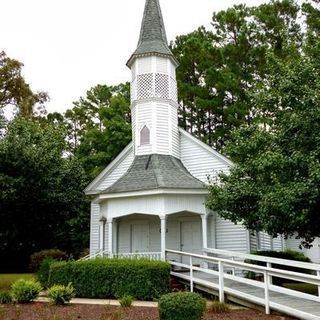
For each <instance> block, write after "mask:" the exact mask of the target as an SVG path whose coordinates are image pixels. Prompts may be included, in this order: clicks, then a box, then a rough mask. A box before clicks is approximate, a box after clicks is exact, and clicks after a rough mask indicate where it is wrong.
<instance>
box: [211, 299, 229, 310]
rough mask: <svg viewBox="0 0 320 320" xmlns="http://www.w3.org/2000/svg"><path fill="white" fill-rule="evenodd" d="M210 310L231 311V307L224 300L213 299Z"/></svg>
mask: <svg viewBox="0 0 320 320" xmlns="http://www.w3.org/2000/svg"><path fill="white" fill-rule="evenodd" d="M208 311H210V312H213V313H227V312H230V308H229V306H228V305H227V304H226V303H224V302H219V301H212V302H211V303H210V304H209V306H208Z"/></svg>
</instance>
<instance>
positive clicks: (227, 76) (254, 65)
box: [172, 0, 303, 150]
mask: <svg viewBox="0 0 320 320" xmlns="http://www.w3.org/2000/svg"><path fill="white" fill-rule="evenodd" d="M301 12H302V11H301V7H300V6H299V5H298V4H297V3H296V2H295V1H293V0H283V1H271V2H270V3H268V4H263V5H261V6H259V7H247V6H245V5H238V6H234V7H232V8H229V9H227V10H225V11H220V12H217V13H214V14H213V18H212V28H211V30H205V28H203V27H202V28H200V29H198V30H197V31H195V32H193V33H191V34H188V35H185V36H180V37H178V38H177V39H176V41H175V42H174V43H173V44H172V49H173V52H174V54H175V55H176V57H177V59H178V61H179V63H180V67H179V68H178V70H177V80H178V87H179V101H180V102H181V108H180V110H179V114H180V125H181V126H182V127H183V128H185V129H186V130H188V131H189V132H191V133H193V134H194V135H196V136H197V137H199V138H200V139H201V140H203V141H204V142H206V143H208V144H209V145H211V146H214V147H215V148H216V149H218V150H223V148H224V146H225V143H226V141H227V140H228V139H229V135H230V132H231V131H232V130H233V129H234V128H238V127H240V126H241V125H243V124H247V125H249V124H250V123H252V122H253V121H254V119H255V118H256V117H259V118H263V117H266V116H269V114H268V110H266V109H265V108H264V109H263V110H257V109H256V108H255V107H256V106H255V105H254V103H253V102H254V101H252V99H251V96H250V92H251V89H252V87H256V88H259V87H264V86H265V85H266V77H267V75H268V72H269V70H268V65H267V64H266V56H267V54H268V53H269V52H272V53H273V54H275V55H276V56H277V57H279V58H281V59H282V60H284V61H286V60H292V59H294V58H295V57H297V56H299V55H300V53H299V52H300V51H299V50H300V48H301V44H302V38H303V33H302V31H301V22H300V20H299V18H300V13H301Z"/></svg>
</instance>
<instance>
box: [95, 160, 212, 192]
mask: <svg viewBox="0 0 320 320" xmlns="http://www.w3.org/2000/svg"><path fill="white" fill-rule="evenodd" d="M205 188H206V186H205V185H204V183H203V182H201V181H200V180H198V179H196V178H195V177H193V176H192V175H191V174H190V173H189V172H188V170H187V169H186V168H185V167H184V165H183V164H182V162H181V161H180V160H179V159H177V158H175V157H173V156H170V155H160V154H152V155H143V156H136V157H135V159H134V161H133V163H132V165H131V167H130V168H129V169H128V171H127V172H126V173H125V174H124V175H123V176H122V177H121V178H120V179H119V180H118V181H116V182H115V183H114V184H113V185H111V186H110V187H109V188H107V189H105V190H103V191H102V192H101V193H100V194H107V193H119V192H130V191H142V190H154V189H205Z"/></svg>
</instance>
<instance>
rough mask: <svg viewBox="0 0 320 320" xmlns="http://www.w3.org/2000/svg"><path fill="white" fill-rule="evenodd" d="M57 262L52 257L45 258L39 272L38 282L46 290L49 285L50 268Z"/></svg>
mask: <svg viewBox="0 0 320 320" xmlns="http://www.w3.org/2000/svg"><path fill="white" fill-rule="evenodd" d="M54 262H57V260H55V259H53V258H52V257H47V258H45V259H44V260H43V261H42V262H41V264H40V267H39V269H38V271H37V280H38V281H39V282H40V283H41V285H42V286H43V287H44V288H48V285H49V275H50V266H51V264H52V263H54Z"/></svg>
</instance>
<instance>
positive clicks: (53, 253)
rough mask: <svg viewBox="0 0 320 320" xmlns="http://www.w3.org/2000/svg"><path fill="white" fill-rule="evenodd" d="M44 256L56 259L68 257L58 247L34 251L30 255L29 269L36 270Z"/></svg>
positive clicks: (60, 259) (62, 259)
mask: <svg viewBox="0 0 320 320" xmlns="http://www.w3.org/2000/svg"><path fill="white" fill-rule="evenodd" d="M46 258H52V259H54V260H57V261H65V260H67V259H68V255H67V254H66V253H65V252H64V251H61V250H59V249H49V250H42V251H39V252H35V253H33V254H32V255H31V256H30V265H29V268H30V270H31V271H33V272H36V271H38V269H39V267H40V265H41V263H42V261H43V260H45V259H46Z"/></svg>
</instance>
